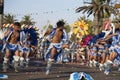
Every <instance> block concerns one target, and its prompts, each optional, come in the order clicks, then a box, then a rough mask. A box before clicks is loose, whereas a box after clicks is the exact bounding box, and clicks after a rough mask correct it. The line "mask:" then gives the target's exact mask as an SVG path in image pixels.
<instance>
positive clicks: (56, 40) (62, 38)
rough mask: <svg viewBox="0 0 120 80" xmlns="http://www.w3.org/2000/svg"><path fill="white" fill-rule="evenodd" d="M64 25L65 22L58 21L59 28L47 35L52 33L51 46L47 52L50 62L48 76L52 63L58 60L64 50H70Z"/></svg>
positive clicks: (48, 63)
mask: <svg viewBox="0 0 120 80" xmlns="http://www.w3.org/2000/svg"><path fill="white" fill-rule="evenodd" d="M64 24H65V23H64V22H63V21H58V22H57V28H54V29H53V30H49V31H47V33H50V37H49V38H50V39H49V40H51V44H50V46H49V48H48V50H47V52H46V59H47V60H48V62H47V71H46V74H47V75H48V74H49V71H50V68H51V66H52V62H53V61H56V60H58V57H59V56H60V52H61V51H62V49H63V48H68V45H67V41H68V37H67V34H66V32H65V30H64Z"/></svg>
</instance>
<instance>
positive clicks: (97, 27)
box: [92, 14, 103, 35]
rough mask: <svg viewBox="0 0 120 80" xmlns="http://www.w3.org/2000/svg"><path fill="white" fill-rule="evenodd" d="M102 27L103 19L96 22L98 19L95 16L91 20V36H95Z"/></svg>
mask: <svg viewBox="0 0 120 80" xmlns="http://www.w3.org/2000/svg"><path fill="white" fill-rule="evenodd" d="M102 25H103V19H102V18H101V19H100V20H99V21H98V17H97V14H96V15H95V16H94V20H93V29H92V31H93V34H95V35H97V34H98V33H99V32H101V31H102Z"/></svg>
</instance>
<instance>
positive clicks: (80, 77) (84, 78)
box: [69, 72, 94, 80]
mask: <svg viewBox="0 0 120 80" xmlns="http://www.w3.org/2000/svg"><path fill="white" fill-rule="evenodd" d="M69 80H94V79H93V78H92V77H91V76H90V75H89V74H87V73H84V72H79V73H78V72H73V73H72V74H70V79H69Z"/></svg>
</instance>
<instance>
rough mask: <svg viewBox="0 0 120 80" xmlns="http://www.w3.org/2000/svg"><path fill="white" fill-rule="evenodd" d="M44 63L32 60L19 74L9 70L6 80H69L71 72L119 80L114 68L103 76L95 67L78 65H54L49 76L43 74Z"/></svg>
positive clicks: (107, 79)
mask: <svg viewBox="0 0 120 80" xmlns="http://www.w3.org/2000/svg"><path fill="white" fill-rule="evenodd" d="M45 67H46V62H44V61H42V60H32V61H31V63H30V66H29V67H28V68H24V69H21V70H20V71H19V73H15V72H14V70H13V69H10V70H9V71H8V72H7V73H3V72H2V71H1V73H3V74H7V75H8V79H6V80H69V77H70V74H71V73H73V72H85V73H87V74H90V75H91V76H92V77H93V79H94V80H120V72H118V71H117V69H116V68H115V67H114V69H113V71H112V73H110V74H109V75H105V74H104V72H101V71H99V69H98V68H96V67H92V68H90V67H88V66H85V65H80V63H64V64H60V63H59V64H58V63H54V64H53V67H52V71H51V72H50V74H49V75H46V74H45Z"/></svg>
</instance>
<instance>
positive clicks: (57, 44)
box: [45, 28, 68, 61]
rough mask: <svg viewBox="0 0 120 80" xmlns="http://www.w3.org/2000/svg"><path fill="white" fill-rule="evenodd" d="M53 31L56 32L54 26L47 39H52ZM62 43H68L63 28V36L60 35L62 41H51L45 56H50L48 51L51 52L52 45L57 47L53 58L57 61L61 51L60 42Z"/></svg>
mask: <svg viewBox="0 0 120 80" xmlns="http://www.w3.org/2000/svg"><path fill="white" fill-rule="evenodd" d="M55 32H56V28H53V31H52V33H51V34H50V36H49V40H51V39H52V37H53V36H54V35H55ZM63 43H66V44H67V43H68V37H67V33H66V32H65V30H63V36H62V41H61V42H60V43H51V44H50V46H49V48H48V50H47V52H46V54H45V58H46V59H48V58H50V52H51V49H52V48H53V47H54V48H56V49H57V53H58V54H57V55H56V56H55V58H54V60H55V61H58V60H59V58H60V57H61V54H62V53H61V52H62V44H63Z"/></svg>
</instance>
